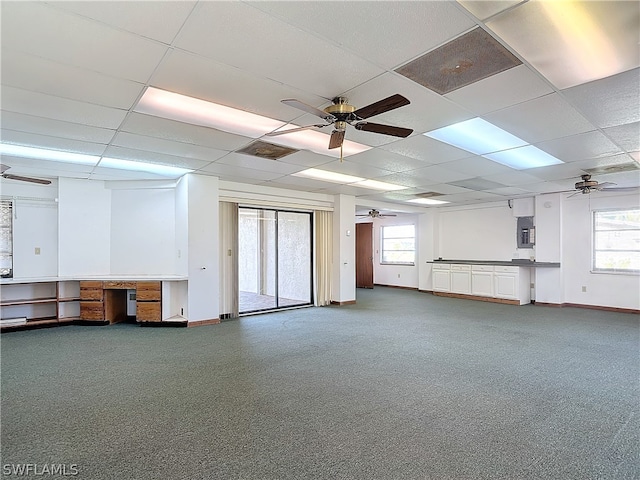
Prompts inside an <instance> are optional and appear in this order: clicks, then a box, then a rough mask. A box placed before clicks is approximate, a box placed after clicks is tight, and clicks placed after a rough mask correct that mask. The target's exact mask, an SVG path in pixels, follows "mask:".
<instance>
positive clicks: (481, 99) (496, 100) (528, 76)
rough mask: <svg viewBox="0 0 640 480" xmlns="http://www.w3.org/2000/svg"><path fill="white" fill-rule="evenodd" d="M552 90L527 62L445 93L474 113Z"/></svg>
mask: <svg viewBox="0 0 640 480" xmlns="http://www.w3.org/2000/svg"><path fill="white" fill-rule="evenodd" d="M549 93H553V88H552V87H551V86H550V85H549V84H548V83H547V82H545V81H544V80H543V79H542V78H540V76H539V75H538V74H537V73H535V72H533V71H532V70H531V69H530V68H529V67H527V66H526V65H519V66H517V67H514V68H510V69H509V70H506V71H504V72H500V73H498V74H496V75H493V76H491V77H489V78H485V79H483V80H480V81H479V82H476V83H473V84H471V85H467V86H466V87H462V88H460V89H458V90H455V91H453V92H451V93H448V94H446V95H445V97H446V98H448V99H450V100H452V101H454V102H455V103H457V104H458V105H460V106H462V107H464V108H466V109H467V110H469V111H471V112H473V113H474V114H476V115H482V114H484V113H488V112H493V111H495V110H500V109H502V108H505V107H510V106H512V105H517V104H518V103H522V102H525V101H527V100H532V99H534V98H537V97H541V96H543V95H547V94H549Z"/></svg>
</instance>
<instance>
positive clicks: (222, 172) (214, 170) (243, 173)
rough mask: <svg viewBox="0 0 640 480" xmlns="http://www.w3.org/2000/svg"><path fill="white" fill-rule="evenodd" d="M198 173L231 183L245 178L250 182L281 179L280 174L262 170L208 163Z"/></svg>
mask: <svg viewBox="0 0 640 480" xmlns="http://www.w3.org/2000/svg"><path fill="white" fill-rule="evenodd" d="M199 171H202V172H207V173H209V174H213V175H215V176H216V177H219V178H220V179H221V180H227V181H233V180H232V178H247V179H250V180H260V181H266V180H275V179H276V178H281V177H282V174H281V173H274V172H265V171H264V170H254V169H252V168H245V167H237V166H234V165H225V164H222V163H218V162H215V163H210V164H209V165H206V166H204V167H202V168H201V169H200V170H199Z"/></svg>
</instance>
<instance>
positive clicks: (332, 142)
mask: <svg viewBox="0 0 640 480" xmlns="http://www.w3.org/2000/svg"><path fill="white" fill-rule="evenodd" d="M342 142H344V130H334V131H333V132H332V133H331V138H330V139H329V150H331V149H332V148H338V147H341V146H342Z"/></svg>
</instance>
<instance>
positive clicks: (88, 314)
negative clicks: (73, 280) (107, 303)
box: [80, 302, 104, 320]
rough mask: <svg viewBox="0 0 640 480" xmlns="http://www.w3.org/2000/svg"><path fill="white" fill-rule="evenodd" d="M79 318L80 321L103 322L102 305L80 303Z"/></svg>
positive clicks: (100, 303)
mask: <svg viewBox="0 0 640 480" xmlns="http://www.w3.org/2000/svg"><path fill="white" fill-rule="evenodd" d="M80 318H81V319H82V320H104V303H102V302H80Z"/></svg>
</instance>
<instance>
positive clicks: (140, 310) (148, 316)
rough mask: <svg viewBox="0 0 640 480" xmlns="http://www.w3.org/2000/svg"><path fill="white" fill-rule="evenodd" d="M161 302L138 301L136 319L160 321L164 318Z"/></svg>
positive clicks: (140, 320) (139, 320)
mask: <svg viewBox="0 0 640 480" xmlns="http://www.w3.org/2000/svg"><path fill="white" fill-rule="evenodd" d="M161 306H162V304H161V303H160V302H136V320H137V321H138V322H159V321H161V320H162V318H161V315H162V308H161Z"/></svg>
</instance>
